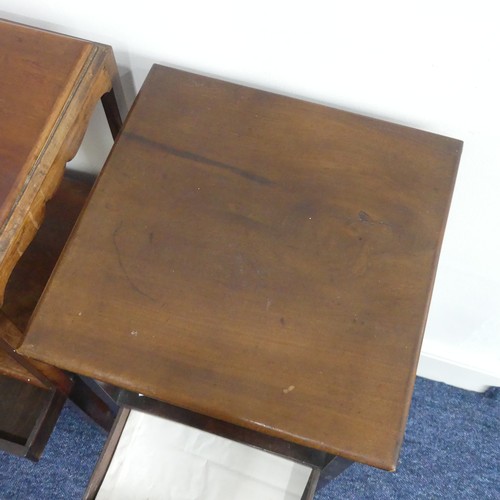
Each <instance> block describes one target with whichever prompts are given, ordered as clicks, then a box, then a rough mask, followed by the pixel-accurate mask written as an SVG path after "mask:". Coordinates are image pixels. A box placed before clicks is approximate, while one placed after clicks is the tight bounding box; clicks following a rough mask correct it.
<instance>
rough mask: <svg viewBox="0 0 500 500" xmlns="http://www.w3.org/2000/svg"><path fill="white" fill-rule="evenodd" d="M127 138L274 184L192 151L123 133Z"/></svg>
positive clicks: (264, 178)
mask: <svg viewBox="0 0 500 500" xmlns="http://www.w3.org/2000/svg"><path fill="white" fill-rule="evenodd" d="M125 135H126V136H127V137H129V138H130V139H133V140H136V141H138V142H140V143H142V144H147V145H148V146H152V147H155V148H156V149H161V150H162V151H166V152H167V153H170V154H173V155H175V156H178V157H179V158H184V159H185V160H192V161H195V162H197V163H204V164H205V165H210V166H211V167H217V168H221V169H224V170H227V171H229V172H231V173H233V174H235V175H239V176H240V177H243V178H244V179H247V180H249V181H252V182H256V183H257V184H261V185H263V186H273V185H275V183H274V182H273V181H271V180H269V179H267V178H266V177H263V176H261V175H258V174H254V173H252V172H248V171H247V170H243V169H242V168H239V167H235V166H234V165H229V164H228V163H223V162H221V161H217V160H212V159H211V158H207V157H206V156H202V155H199V154H197V153H193V152H192V151H185V150H183V149H177V148H174V147H172V146H169V145H168V144H163V143H159V142H156V141H152V140H151V139H147V138H146V137H142V136H141V135H138V134H133V133H130V132H127V133H125Z"/></svg>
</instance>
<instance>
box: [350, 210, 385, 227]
mask: <svg viewBox="0 0 500 500" xmlns="http://www.w3.org/2000/svg"><path fill="white" fill-rule="evenodd" d="M358 219H359V220H360V221H361V222H366V223H367V224H381V225H382V226H387V227H390V228H392V226H391V225H390V224H389V223H388V222H384V221H382V220H380V221H378V220H373V219H372V218H371V217H370V215H368V214H367V213H366V212H364V211H363V210H361V211H360V212H359V213H358Z"/></svg>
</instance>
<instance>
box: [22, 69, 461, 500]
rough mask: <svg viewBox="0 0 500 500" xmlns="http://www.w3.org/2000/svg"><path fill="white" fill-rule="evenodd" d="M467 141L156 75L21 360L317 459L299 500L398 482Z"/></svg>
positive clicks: (174, 74) (187, 77) (133, 402)
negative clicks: (336, 486)
mask: <svg viewBox="0 0 500 500" xmlns="http://www.w3.org/2000/svg"><path fill="white" fill-rule="evenodd" d="M461 147H462V144H461V142H460V141H457V140H454V139H450V138H446V137H442V136H438V135H435V134H430V133H426V132H423V131H419V130H415V129H411V128H407V127H402V126H399V125H395V124H391V123H387V122H383V121H379V120H375V119H370V118H367V117H363V116H359V115H355V114H351V113H347V112H343V111H339V110H336V109H332V108H328V107H326V106H319V105H316V104H311V103H308V102H304V101H300V100H296V99H291V98H287V97H283V96H279V95H274V94H271V93H268V92H263V91H258V90H255V89H250V88H246V87H243V86H239V85H234V84H230V83H226V82H222V81H218V80H214V79H210V78H206V77H202V76H199V75H194V74H190V73H186V72H182V71H177V70H174V69H170V68H165V67H161V66H154V67H153V69H152V70H151V72H150V74H149V76H148V78H147V80H146V82H145V84H144V86H143V88H142V89H141V91H140V94H139V96H138V98H137V100H136V102H135V104H134V107H133V109H132V111H131V113H130V114H129V116H128V118H127V121H126V124H125V126H124V128H123V130H122V133H121V134H120V137H119V139H118V141H117V144H116V145H115V147H114V149H113V152H112V154H111V156H110V157H109V159H108V162H107V164H106V166H105V168H104V170H103V173H102V174H101V176H100V178H99V180H98V183H97V186H96V188H95V189H94V191H93V193H92V195H91V199H90V201H89V203H88V205H87V206H86V209H85V211H84V213H83V215H82V217H81V219H80V221H79V224H78V227H77V230H76V231H75V232H73V234H72V236H71V238H70V241H69V244H68V245H67V247H66V248H65V251H64V254H63V257H62V259H61V260H60V261H59V263H58V265H57V268H56V270H55V273H54V275H53V277H52V279H51V281H50V283H49V285H48V287H47V289H46V290H45V293H44V295H43V297H42V299H41V301H40V303H39V305H38V307H37V310H36V312H35V314H34V319H33V321H32V323H31V326H30V328H29V331H28V334H27V336H26V339H25V341H24V343H23V345H22V347H21V352H22V353H23V354H25V355H28V356H31V357H33V358H36V359H40V360H42V361H45V362H47V363H51V364H54V365H55V366H58V367H60V368H64V369H68V370H71V371H74V372H76V373H81V374H83V375H86V376H89V377H93V378H95V379H98V380H100V381H102V382H104V383H105V384H109V385H108V390H109V392H110V393H112V394H113V396H114V397H115V398H116V399H117V400H118V401H119V402H120V403H121V404H125V405H129V406H133V407H136V408H139V409H143V410H146V411H150V412H153V413H156V414H160V415H164V416H167V417H168V418H172V419H174V420H179V421H184V422H186V421H187V422H189V423H190V424H191V425H194V426H197V427H201V428H204V429H207V430H210V431H212V432H216V433H221V434H225V435H230V436H232V437H233V438H234V439H237V440H241V441H243V442H250V443H253V444H256V445H259V446H261V447H263V448H264V449H268V450H270V451H272V452H275V453H280V454H284V455H286V456H290V457H291V458H293V459H295V460H300V461H303V462H307V463H309V464H311V465H312V466H313V473H312V475H311V479H310V482H309V486H308V489H307V491H306V492H305V493H304V498H312V495H313V493H314V489H315V487H316V483H317V481H318V478H319V475H320V471H321V470H322V469H323V468H324V467H325V466H327V468H326V471H325V474H330V475H331V476H334V475H335V474H337V473H339V472H340V471H341V470H343V468H345V467H346V466H347V465H348V464H349V463H350V461H358V462H362V463H365V464H369V465H372V466H375V467H379V468H382V469H387V470H394V469H395V468H396V465H397V460H398V455H399V450H400V446H401V442H402V439H403V434H404V429H405V424H406V418H407V414H408V408H409V405H410V400H411V395H412V389H413V383H414V379H415V371H416V365H417V361H418V356H419V350H420V344H421V340H422V336H423V331H424V325H425V320H426V315H427V310H428V304H429V299H430V294H431V289H432V284H433V280H434V274H435V270H436V264H437V259H438V254H439V249H440V244H441V240H442V235H443V231H444V225H445V220H446V216H447V212H448V207H449V203H450V199H451V195H452V190H453V185H454V180H455V175H456V171H457V167H458V162H459V157H460V152H461ZM62 339H64V341H62Z"/></svg>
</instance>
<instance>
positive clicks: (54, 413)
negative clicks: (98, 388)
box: [0, 389, 66, 461]
mask: <svg viewBox="0 0 500 500" xmlns="http://www.w3.org/2000/svg"><path fill="white" fill-rule="evenodd" d="M50 392H51V393H52V395H51V398H50V399H49V400H48V402H47V404H46V405H45V408H44V409H43V411H41V412H40V414H39V416H38V418H37V420H36V422H35V425H34V426H33V429H32V430H31V432H30V435H29V437H28V439H27V441H26V442H25V443H24V444H21V443H16V442H14V441H9V440H8V439H3V438H0V449H1V450H4V451H6V452H7V453H11V454H12V455H16V456H18V457H24V458H28V459H29V460H32V461H37V460H38V459H39V458H40V456H41V455H42V453H43V450H44V449H45V446H46V444H47V442H48V440H49V438H50V436H51V434H52V430H53V429H54V426H55V424H56V422H57V419H58V418H59V415H60V413H61V410H62V408H63V406H64V403H65V401H66V396H64V394H62V393H60V392H59V391H57V390H55V389H54V390H52V391H50Z"/></svg>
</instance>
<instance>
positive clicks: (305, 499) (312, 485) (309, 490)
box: [300, 467, 321, 500]
mask: <svg viewBox="0 0 500 500" xmlns="http://www.w3.org/2000/svg"><path fill="white" fill-rule="evenodd" d="M320 473H321V470H320V469H317V468H316V467H314V468H313V469H312V470H311V475H310V476H309V480H308V481H307V484H306V489H305V490H304V493H302V497H301V498H300V500H313V498H314V493H315V491H316V486H317V484H318V480H319V475H320Z"/></svg>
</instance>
